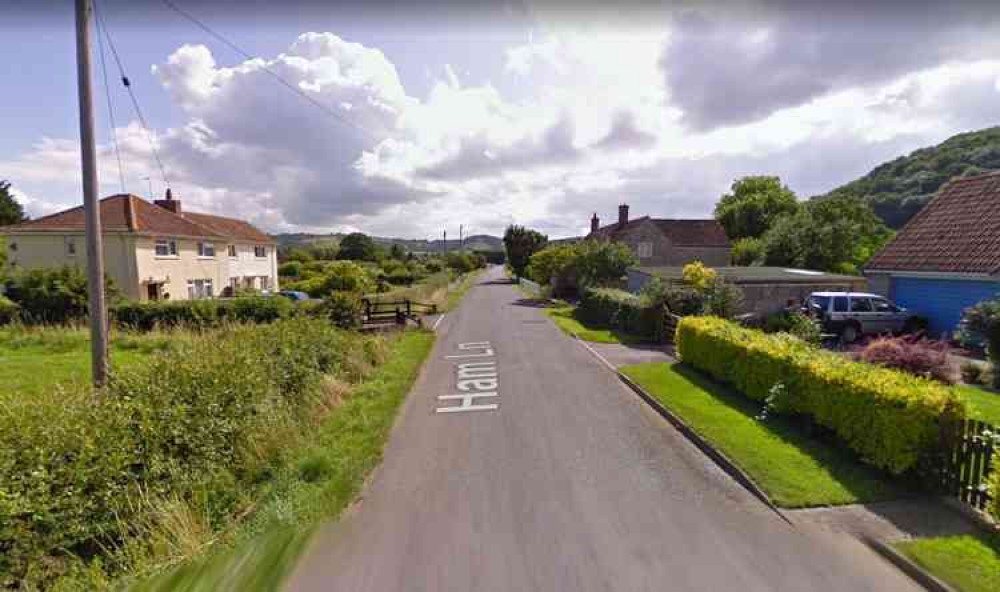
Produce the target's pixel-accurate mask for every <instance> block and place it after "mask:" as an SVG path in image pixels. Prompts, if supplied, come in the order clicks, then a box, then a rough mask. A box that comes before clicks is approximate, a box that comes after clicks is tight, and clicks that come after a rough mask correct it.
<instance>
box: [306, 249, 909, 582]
mask: <svg viewBox="0 0 1000 592" xmlns="http://www.w3.org/2000/svg"><path fill="white" fill-rule="evenodd" d="M501 282H502V275H501V270H500V269H499V268H497V269H495V270H494V271H492V272H490V273H489V274H488V275H487V277H486V278H485V279H484V280H483V281H482V282H481V284H480V285H478V286H476V287H474V288H473V289H472V290H471V291H470V292H469V294H468V295H467V296H466V299H465V301H464V302H463V304H462V306H461V307H460V308H459V309H458V310H457V311H455V312H454V313H449V314H448V315H447V316H446V317H445V319H444V320H443V321H442V322H441V324H440V326H439V327H438V333H439V335H440V337H439V339H438V343H437V345H436V346H435V350H434V352H433V353H432V358H431V359H430V360H429V361H428V364H427V367H426V368H425V371H424V374H423V375H422V376H421V378H420V379H419V380H418V382H417V384H416V386H415V387H414V391H413V392H412V393H410V397H409V399H408V400H407V403H406V404H405V406H404V409H403V412H402V415H401V417H400V418H399V421H398V423H397V425H396V429H395V432H394V433H393V436H392V439H391V442H390V444H389V446H388V448H387V449H386V458H385V462H384V464H383V466H382V467H381V468H380V469H379V471H378V472H377V473H376V475H375V477H374V480H373V482H372V483H371V484H370V486H369V488H368V490H367V491H366V494H365V497H364V499H363V500H362V501H361V502H360V503H359V505H357V506H356V507H355V508H353V509H352V510H351V511H349V512H348V513H347V514H346V515H345V516H344V517H343V519H342V520H341V521H340V522H339V523H336V524H331V525H329V526H328V527H326V528H325V530H323V531H322V532H321V533H320V534H319V535H318V536H317V539H316V541H314V544H313V546H312V547H311V549H310V551H309V552H308V553H307V555H306V557H305V558H304V559H303V561H302V563H301V564H300V565H299V568H298V569H297V571H296V573H295V574H294V575H293V577H292V579H291V581H290V583H289V589H291V590H296V591H298V590H335V591H344V592H396V591H399V592H403V591H406V592H415V591H427V592H446V591H448V592H450V591H454V592H471V591H497V592H521V591H533V590H538V591H543V590H544V591H558V590H567V591H574V592H575V591H589V590H624V591H631V590H656V591H668V590H669V591H687V590H691V591H720V592H721V591H725V592H730V591H733V592H737V591H738V592H743V591H771V590H782V591H784V590H787V591H792V592H803V591H813V590H815V591H824V592H826V591H845V592H859V591H863V590H887V591H908V590H919V589H920V588H918V587H916V586H915V584H913V583H912V582H911V581H910V580H908V579H907V578H906V577H905V576H903V575H902V574H900V573H899V572H898V571H896V569H895V568H893V567H891V566H890V565H889V564H888V563H886V562H884V561H883V560H882V559H881V558H880V557H878V556H877V555H875V554H874V553H873V552H871V551H869V550H868V549H867V548H866V547H864V546H863V545H862V544H860V543H859V542H857V541H855V540H854V539H852V538H850V537H848V536H846V535H841V534H838V533H833V532H827V531H821V530H818V529H817V530H815V531H813V530H803V527H796V528H793V527H791V526H789V525H788V524H786V523H785V522H783V521H782V520H781V519H780V518H779V517H778V516H776V515H775V514H774V513H772V512H771V511H770V510H768V509H767V508H765V507H764V506H763V505H761V504H760V502H758V501H757V500H756V499H754V498H753V497H751V496H750V495H749V494H748V493H747V492H746V491H744V490H743V489H741V488H740V487H739V486H738V485H736V484H734V483H733V482H732V481H731V480H730V479H729V478H728V477H727V476H725V475H724V474H722V473H721V472H720V471H719V470H718V469H717V468H716V467H715V466H714V465H712V464H710V463H709V462H707V461H706V460H705V458H704V457H703V455H702V454H701V453H700V452H698V451H697V450H696V449H695V448H693V447H692V446H691V445H690V444H689V443H688V442H687V441H686V440H685V439H684V438H683V437H682V436H681V435H680V434H679V433H677V432H676V431H675V430H674V429H673V428H672V427H671V426H670V425H669V424H667V423H666V422H665V421H664V420H663V419H662V418H660V417H659V416H658V415H656V414H655V413H654V412H652V411H650V410H649V409H648V408H646V407H645V406H644V404H642V403H641V402H640V401H639V399H638V398H637V397H636V396H635V395H634V394H632V393H631V392H630V391H629V390H627V389H626V388H625V387H624V386H623V385H622V384H621V383H620V382H619V381H618V379H617V378H616V377H615V376H614V374H613V373H611V372H610V371H609V370H608V369H606V368H604V367H603V366H601V365H600V364H599V363H598V362H597V361H596V360H595V359H594V358H593V357H591V354H589V353H588V352H587V351H585V350H584V348H583V347H581V346H580V345H579V344H578V343H575V342H574V341H573V340H572V339H570V338H568V337H567V336H565V335H564V334H562V333H561V332H560V331H559V330H558V329H557V328H556V327H554V326H553V325H552V324H551V322H549V321H548V320H547V319H546V317H545V316H544V315H543V314H542V313H541V311H539V310H538V309H536V308H532V307H530V306H526V305H525V303H524V302H523V301H521V298H522V297H521V295H520V293H519V292H517V291H516V290H515V289H514V288H513V287H512V286H510V285H506V284H505V283H501ZM486 342H488V345H487V343H486ZM462 344H465V345H464V346H463V345H462ZM456 355H462V356H473V355H475V356H477V357H463V358H448V357H447V356H456ZM467 363H475V365H473V366H465V367H464V368H459V364H467ZM460 370H461V371H463V372H464V374H463V375H462V376H459V371H460ZM460 383H461V384H460ZM490 387H495V388H490ZM494 392H495V395H492V394H490V393H494ZM440 395H445V396H451V398H446V399H443V400H441V399H439V398H438V397H439V396H440ZM463 405H464V406H465V407H466V408H465V409H464V410H459V411H449V412H439V411H438V409H439V408H445V407H460V406H463ZM492 406H495V408H494V407H492Z"/></svg>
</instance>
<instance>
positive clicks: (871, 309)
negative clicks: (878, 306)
mask: <svg viewBox="0 0 1000 592" xmlns="http://www.w3.org/2000/svg"><path fill="white" fill-rule="evenodd" d="M862 301H864V302H865V303H867V305H868V310H857V309H855V308H854V303H855V302H858V303H860V302H862ZM850 312H851V314H858V313H862V314H863V313H868V312H875V307H874V306H872V299H871V298H868V297H867V296H852V297H851V311H850Z"/></svg>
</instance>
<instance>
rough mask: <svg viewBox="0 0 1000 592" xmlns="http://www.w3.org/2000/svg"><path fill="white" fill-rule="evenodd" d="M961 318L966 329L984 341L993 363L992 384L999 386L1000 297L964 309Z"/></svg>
mask: <svg viewBox="0 0 1000 592" xmlns="http://www.w3.org/2000/svg"><path fill="white" fill-rule="evenodd" d="M962 320H963V324H964V326H965V328H966V330H967V331H969V332H971V333H972V334H974V335H977V336H979V337H981V338H982V339H983V341H985V342H986V353H987V354H988V355H989V357H990V361H991V362H992V363H993V386H994V387H995V388H1000V297H997V298H994V299H992V300H985V301H983V302H980V303H979V304H977V305H975V306H973V307H970V308H968V309H966V310H965V312H964V313H963V315H962Z"/></svg>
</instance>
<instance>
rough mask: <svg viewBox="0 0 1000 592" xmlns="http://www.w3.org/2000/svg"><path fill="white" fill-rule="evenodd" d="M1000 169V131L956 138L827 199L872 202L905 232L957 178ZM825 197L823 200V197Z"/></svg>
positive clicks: (900, 160) (912, 155)
mask: <svg viewBox="0 0 1000 592" xmlns="http://www.w3.org/2000/svg"><path fill="white" fill-rule="evenodd" d="M997 169H1000V127H991V128H986V129H983V130H979V131H976V132H969V133H965V134H959V135H957V136H952V137H951V138H948V139H947V140H945V141H944V142H942V143H940V144H938V145H937V146H930V147H928V148H921V149H919V150H916V151H914V152H912V153H910V154H908V155H906V156H900V157H899V158H897V159H895V160H892V161H889V162H887V163H884V164H881V165H879V166H877V167H875V169H874V170H872V171H871V172H870V173H868V174H867V175H865V176H863V177H861V178H860V179H856V180H854V181H851V182H850V183H848V184H846V185H843V186H841V187H838V188H836V189H834V190H833V191H831V192H830V193H829V194H827V195H833V194H836V193H840V192H850V193H855V194H857V195H861V196H862V197H864V198H865V199H867V200H868V201H869V202H870V203H871V204H872V207H873V208H874V209H875V213H876V214H878V215H879V217H881V218H882V219H883V220H885V223H886V224H888V225H889V226H891V227H892V228H901V227H902V226H903V225H904V224H906V222H907V221H908V220H909V219H910V218H911V217H913V215H914V214H916V213H917V212H918V211H920V208H922V207H923V206H924V204H926V203H927V201H928V200H929V199H930V198H931V196H932V195H933V194H934V192H935V191H937V190H938V189H939V188H940V187H941V186H942V185H943V184H944V183H946V182H947V181H948V180H949V179H951V178H952V177H957V176H962V177H966V176H970V175H975V174H978V173H982V172H985V171H989V170H997ZM821 197H822V196H821Z"/></svg>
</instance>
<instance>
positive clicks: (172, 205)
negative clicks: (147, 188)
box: [153, 189, 183, 216]
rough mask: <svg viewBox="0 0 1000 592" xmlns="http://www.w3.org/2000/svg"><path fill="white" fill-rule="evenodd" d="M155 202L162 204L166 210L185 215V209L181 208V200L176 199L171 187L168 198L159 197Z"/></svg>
mask: <svg viewBox="0 0 1000 592" xmlns="http://www.w3.org/2000/svg"><path fill="white" fill-rule="evenodd" d="M153 203H154V204H156V205H158V206H160V207H161V208H163V209H164V210H167V211H169V212H173V213H175V214H177V215H178V216H181V215H183V210H181V200H179V199H174V194H173V192H172V191H170V189H167V195H166V199H158V200H156V201H154V202H153Z"/></svg>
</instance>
